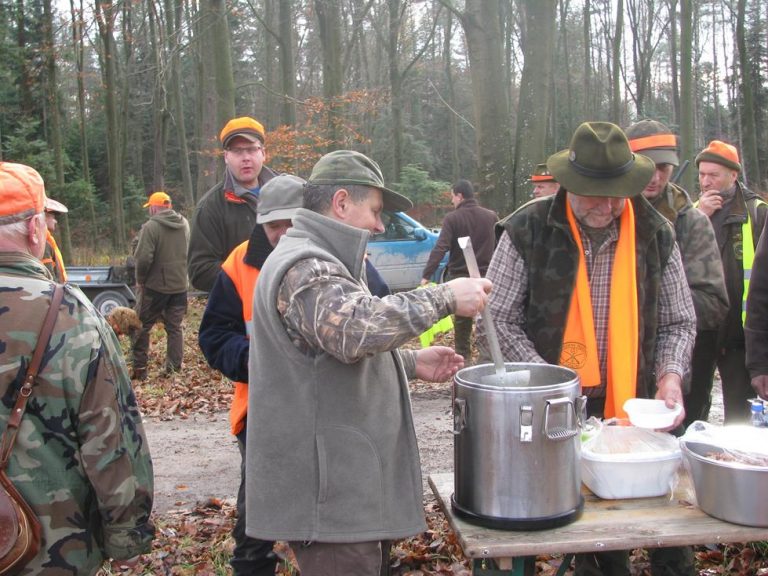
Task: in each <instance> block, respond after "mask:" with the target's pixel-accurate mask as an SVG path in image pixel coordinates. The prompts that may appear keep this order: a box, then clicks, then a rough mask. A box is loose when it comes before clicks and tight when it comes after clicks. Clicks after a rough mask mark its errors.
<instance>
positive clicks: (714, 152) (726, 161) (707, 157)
mask: <svg viewBox="0 0 768 576" xmlns="http://www.w3.org/2000/svg"><path fill="white" fill-rule="evenodd" d="M695 162H696V167H697V168H698V167H699V163H700V162H714V163H715V164H721V165H722V166H725V167H726V168H730V169H731V170H735V171H736V172H741V163H740V162H739V152H738V150H736V146H733V145H732V144H727V143H725V142H723V141H721V140H712V142H710V143H709V146H707V147H706V148H704V150H702V151H701V152H699V155H698V156H696V160H695Z"/></svg>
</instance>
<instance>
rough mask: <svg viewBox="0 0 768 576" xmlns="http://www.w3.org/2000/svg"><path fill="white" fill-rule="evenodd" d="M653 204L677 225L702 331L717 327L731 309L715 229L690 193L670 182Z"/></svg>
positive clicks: (654, 199) (687, 275)
mask: <svg viewBox="0 0 768 576" xmlns="http://www.w3.org/2000/svg"><path fill="white" fill-rule="evenodd" d="M651 205H652V206H653V207H654V208H655V209H656V210H657V211H658V212H659V213H661V215H662V216H664V217H665V218H666V219H667V220H669V221H670V222H671V223H672V225H673V226H674V227H675V239H676V240H677V245H678V246H679V248H680V258H681V259H682V261H683V268H684V269H685V278H686V280H687V281H688V287H689V288H690V289H691V297H692V298H693V306H694V308H695V309H696V328H697V329H698V330H717V328H718V327H719V326H720V323H721V322H722V320H723V318H725V315H726V313H727V312H728V293H727V292H726V289H725V277H724V275H723V263H722V261H721V259H720V250H719V249H718V247H717V240H716V238H715V231H714V230H713V229H712V224H711V223H710V221H709V218H707V216H706V215H705V214H704V213H703V212H701V211H699V210H697V209H695V208H694V206H693V202H691V199H690V197H689V196H688V193H687V192H686V191H685V190H683V189H682V188H680V187H679V186H677V185H675V184H672V183H669V184H667V186H666V188H665V189H664V190H663V191H662V192H661V194H659V195H658V196H657V197H656V198H653V199H652V200H651Z"/></svg>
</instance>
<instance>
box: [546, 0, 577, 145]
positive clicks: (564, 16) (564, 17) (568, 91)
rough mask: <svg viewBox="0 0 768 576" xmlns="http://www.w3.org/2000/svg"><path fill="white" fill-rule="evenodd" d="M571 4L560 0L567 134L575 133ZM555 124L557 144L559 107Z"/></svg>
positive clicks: (567, 0) (554, 136)
mask: <svg viewBox="0 0 768 576" xmlns="http://www.w3.org/2000/svg"><path fill="white" fill-rule="evenodd" d="M569 4H570V2H569V0H559V5H560V37H561V38H562V42H563V52H562V54H563V60H564V61H565V100H566V109H567V111H568V112H567V114H568V116H567V118H566V121H565V133H566V134H569V135H570V134H571V133H572V132H573V125H572V124H573V118H574V113H573V86H572V85H573V83H572V82H571V50H570V48H569V47H568V5H569ZM552 69H553V70H554V63H553V64H552ZM551 76H552V80H553V81H554V74H552V75H551ZM552 93H553V94H554V93H555V90H552ZM551 116H552V118H553V120H554V122H553V131H552V137H553V139H554V141H555V142H558V141H559V139H558V138H557V132H556V130H557V126H558V122H557V120H558V118H557V107H555V106H553V110H552V114H551Z"/></svg>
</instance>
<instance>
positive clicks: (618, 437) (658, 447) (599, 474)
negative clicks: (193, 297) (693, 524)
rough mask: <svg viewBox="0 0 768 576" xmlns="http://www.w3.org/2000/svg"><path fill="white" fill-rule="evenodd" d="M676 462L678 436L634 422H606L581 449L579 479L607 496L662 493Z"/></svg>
mask: <svg viewBox="0 0 768 576" xmlns="http://www.w3.org/2000/svg"><path fill="white" fill-rule="evenodd" d="M679 466H680V445H679V443H678V440H677V438H675V437H674V436H672V435H671V434H667V433H664V432H654V431H652V430H645V429H641V428H636V427H634V426H605V427H604V428H603V430H602V432H601V433H600V435H598V436H596V437H595V438H593V439H591V440H590V441H588V442H587V443H585V444H584V445H583V447H582V451H581V479H582V482H584V484H585V485H586V486H587V488H589V489H590V490H591V491H592V492H594V493H595V495H597V496H598V497H600V498H604V499H606V500H615V499H621V498H650V497H653V496H663V495H664V494H667V493H668V492H669V491H670V490H671V489H672V488H673V487H674V483H675V482H676V473H677V470H678V468H679Z"/></svg>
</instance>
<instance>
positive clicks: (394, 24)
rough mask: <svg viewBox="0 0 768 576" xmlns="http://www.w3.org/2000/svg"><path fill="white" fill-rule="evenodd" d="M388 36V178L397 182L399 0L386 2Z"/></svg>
mask: <svg viewBox="0 0 768 576" xmlns="http://www.w3.org/2000/svg"><path fill="white" fill-rule="evenodd" d="M387 8H388V15H389V19H388V23H389V28H388V34H387V63H388V65H389V90H390V102H389V106H390V113H391V115H392V174H390V178H391V179H392V180H395V181H398V180H399V179H400V172H401V171H402V169H403V102H402V85H403V78H402V76H401V75H400V69H399V63H398V56H399V53H398V44H399V42H398V38H399V36H400V10H401V7H400V0H387Z"/></svg>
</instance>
